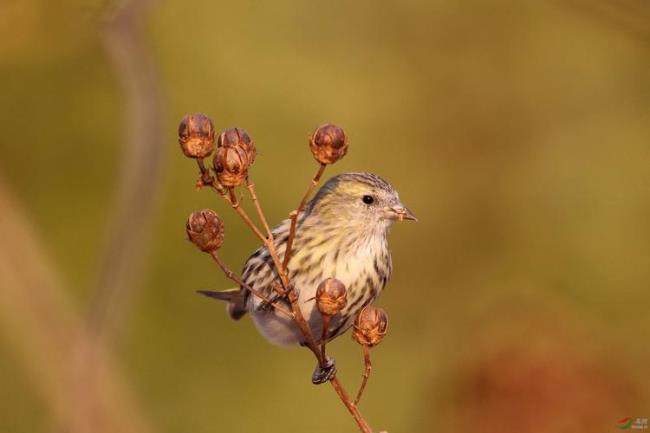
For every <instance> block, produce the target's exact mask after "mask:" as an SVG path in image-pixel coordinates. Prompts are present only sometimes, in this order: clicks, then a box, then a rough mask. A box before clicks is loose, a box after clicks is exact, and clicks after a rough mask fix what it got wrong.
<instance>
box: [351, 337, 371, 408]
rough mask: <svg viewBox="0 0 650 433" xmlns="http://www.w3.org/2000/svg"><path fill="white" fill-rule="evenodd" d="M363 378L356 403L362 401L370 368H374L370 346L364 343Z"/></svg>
mask: <svg viewBox="0 0 650 433" xmlns="http://www.w3.org/2000/svg"><path fill="white" fill-rule="evenodd" d="M362 347H363V362H364V369H363V379H362V381H361V387H359V392H357V398H356V399H354V404H355V405H357V404H359V401H361V396H362V395H363V390H364V389H366V384H367V383H368V378H369V377H370V370H371V369H372V363H371V362H370V347H368V346H367V345H365V344H364V345H363V346H362Z"/></svg>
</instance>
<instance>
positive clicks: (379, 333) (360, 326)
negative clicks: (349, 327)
mask: <svg viewBox="0 0 650 433" xmlns="http://www.w3.org/2000/svg"><path fill="white" fill-rule="evenodd" d="M387 328H388V317H387V316H386V312H385V311H384V310H382V309H381V308H377V307H373V306H372V305H368V306H366V307H364V308H363V310H361V312H360V313H359V315H358V316H357V318H356V320H355V321H354V332H353V333H352V338H353V339H354V340H355V341H356V342H357V343H359V344H361V345H363V346H368V347H374V346H376V345H378V344H379V343H380V342H381V340H382V339H383V338H384V336H385V335H386V329H387Z"/></svg>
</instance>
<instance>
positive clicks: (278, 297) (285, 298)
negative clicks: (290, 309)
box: [256, 284, 300, 311]
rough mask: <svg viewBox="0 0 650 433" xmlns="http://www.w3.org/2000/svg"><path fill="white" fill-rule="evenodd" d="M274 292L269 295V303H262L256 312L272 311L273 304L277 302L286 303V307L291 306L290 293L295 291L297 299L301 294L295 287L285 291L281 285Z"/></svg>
mask: <svg viewBox="0 0 650 433" xmlns="http://www.w3.org/2000/svg"><path fill="white" fill-rule="evenodd" d="M274 289H275V290H274V292H273V293H272V294H271V295H269V297H268V301H265V300H263V301H261V302H260V303H259V305H258V306H257V308H256V310H257V311H271V310H272V309H273V304H274V303H276V302H282V303H285V304H286V305H290V304H291V300H290V299H289V292H290V291H293V293H294V294H295V296H296V299H298V297H299V296H300V292H299V291H298V289H296V288H295V287H293V286H290V288H289V289H287V290H284V289H283V288H282V287H281V286H280V285H279V284H278V287H274Z"/></svg>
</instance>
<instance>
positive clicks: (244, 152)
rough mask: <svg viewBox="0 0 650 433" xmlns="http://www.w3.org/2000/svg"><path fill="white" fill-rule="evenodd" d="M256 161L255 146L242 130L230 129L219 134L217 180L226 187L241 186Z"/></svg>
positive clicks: (215, 156)
mask: <svg viewBox="0 0 650 433" xmlns="http://www.w3.org/2000/svg"><path fill="white" fill-rule="evenodd" d="M254 160H255V145H254V144H253V140H251V138H250V136H249V135H248V134H247V133H246V131H244V130H243V129H241V128H230V129H226V130H225V131H223V132H222V133H221V134H219V138H218V139H217V153H216V154H215V155H214V171H215V172H216V173H217V180H218V181H219V183H220V184H222V185H224V186H226V187H235V186H239V185H241V184H242V183H243V182H244V180H245V179H246V177H247V176H248V169H249V168H250V166H251V164H252V163H253V161H254Z"/></svg>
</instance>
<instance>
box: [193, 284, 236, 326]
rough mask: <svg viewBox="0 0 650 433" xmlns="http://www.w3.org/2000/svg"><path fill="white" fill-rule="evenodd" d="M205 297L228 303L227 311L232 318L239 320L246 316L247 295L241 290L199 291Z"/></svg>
mask: <svg viewBox="0 0 650 433" xmlns="http://www.w3.org/2000/svg"><path fill="white" fill-rule="evenodd" d="M197 293H200V294H201V295H203V296H207V297H208V298H213V299H219V300H220V301H226V302H227V303H228V305H227V307H226V309H227V311H228V314H229V315H230V317H231V318H232V319H234V320H239V319H241V318H242V316H244V314H246V293H245V292H244V291H243V290H241V289H228V290H223V291H220V292H214V291H212V290H197Z"/></svg>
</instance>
